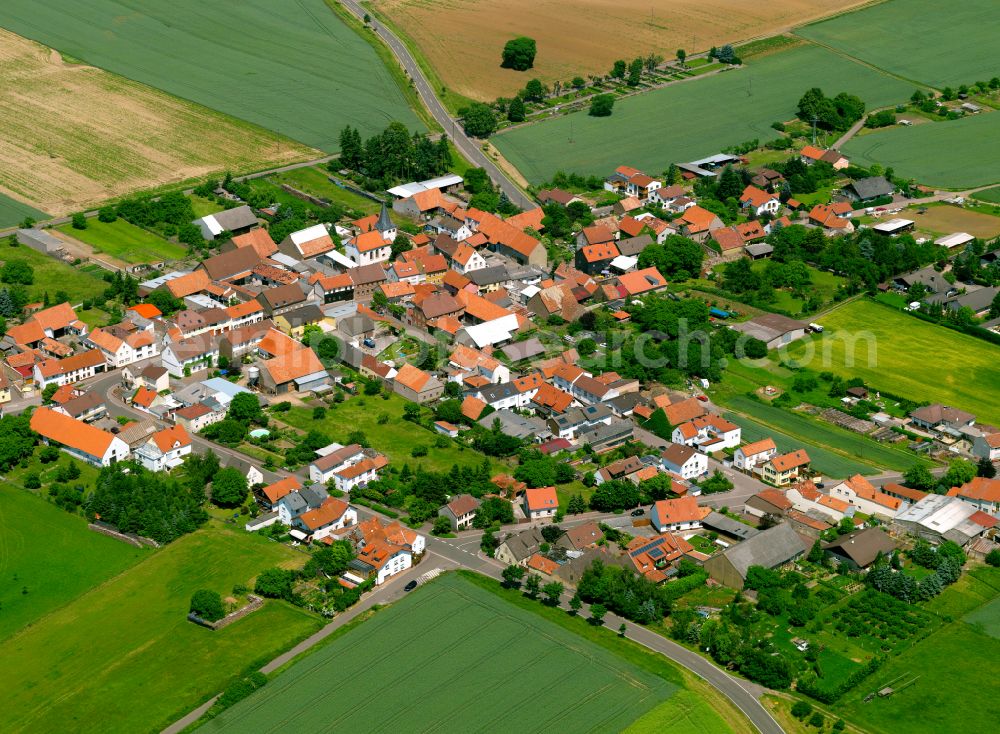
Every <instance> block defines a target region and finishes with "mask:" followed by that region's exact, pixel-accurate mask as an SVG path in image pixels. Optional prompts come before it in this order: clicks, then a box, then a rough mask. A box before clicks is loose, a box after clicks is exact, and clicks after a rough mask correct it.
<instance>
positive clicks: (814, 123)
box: [812, 115, 819, 145]
mask: <svg viewBox="0 0 1000 734" xmlns="http://www.w3.org/2000/svg"><path fill="white" fill-rule="evenodd" d="M818 120H819V118H817V117H816V115H813V119H812V123H813V145H816V122H817V121H818Z"/></svg>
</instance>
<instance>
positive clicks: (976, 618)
mask: <svg viewBox="0 0 1000 734" xmlns="http://www.w3.org/2000/svg"><path fill="white" fill-rule="evenodd" d="M964 621H965V622H967V623H969V624H971V625H980V626H982V630H983V632H985V633H986V634H987V635H989V636H990V637H992V638H994V639H997V640H1000V598H997V599H994V600H993V601H991V602H990V603H989V604H986V605H984V606H982V607H980V608H979V609H977V610H975V611H974V612H972V613H971V614H969V615H967V616H966V617H965V620H964Z"/></svg>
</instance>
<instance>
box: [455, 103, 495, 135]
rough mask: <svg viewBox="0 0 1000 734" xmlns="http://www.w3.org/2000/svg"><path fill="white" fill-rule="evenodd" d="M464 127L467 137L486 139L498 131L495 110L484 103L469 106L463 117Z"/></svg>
mask: <svg viewBox="0 0 1000 734" xmlns="http://www.w3.org/2000/svg"><path fill="white" fill-rule="evenodd" d="M462 126H463V127H464V128H465V133H466V135H471V136H473V137H475V138H486V137H489V136H490V135H492V134H493V132H494V131H496V129H497V117H496V114H494V112H493V108H492V107H490V106H489V105H487V104H483V103H482V102H475V103H473V104H471V105H469V106H468V107H467V108H466V109H465V111H464V114H463V115H462Z"/></svg>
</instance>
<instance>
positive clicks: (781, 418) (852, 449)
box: [724, 395, 920, 471]
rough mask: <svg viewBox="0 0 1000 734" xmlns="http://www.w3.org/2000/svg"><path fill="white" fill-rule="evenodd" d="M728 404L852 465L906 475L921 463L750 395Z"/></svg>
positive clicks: (902, 452) (869, 440) (732, 398)
mask: <svg viewBox="0 0 1000 734" xmlns="http://www.w3.org/2000/svg"><path fill="white" fill-rule="evenodd" d="M724 404H725V405H726V407H728V408H732V409H733V410H736V411H739V412H741V413H745V414H746V415H749V416H751V417H752V418H755V419H756V420H757V421H758V422H760V423H763V424H765V425H767V426H773V427H774V428H777V429H778V430H780V431H783V432H784V433H787V434H790V435H792V436H797V437H798V438H799V439H800V440H803V441H809V442H811V443H813V444H815V445H817V446H820V447H823V448H827V449H830V450H832V451H834V452H838V453H839V454H840V455H841V456H844V457H845V458H848V459H849V460H851V461H854V460H856V459H857V460H860V461H862V462H867V463H870V464H875V465H877V466H880V467H882V468H885V469H895V470H897V471H906V470H907V469H909V468H910V467H911V466H913V465H914V464H916V463H919V462H920V459H919V458H918V457H917V456H916V455H915V454H911V453H909V452H906V451H902V450H900V449H896V448H892V447H891V446H887V445H884V444H880V443H878V442H877V441H874V440H872V439H870V438H867V437H865V436H862V435H860V434H857V433H854V432H852V431H848V430H846V429H843V428H839V427H837V426H834V425H833V424H830V423H826V422H823V421H820V420H819V419H815V418H812V417H811V416H806V415H803V414H801V413H796V412H793V411H791V410H787V409H785V408H779V407H776V406H774V405H770V404H769V403H765V402H761V401H759V400H754V399H753V398H750V397H748V396H746V395H734V396H732V397H731V398H728V399H727V400H726V401H725V403H724Z"/></svg>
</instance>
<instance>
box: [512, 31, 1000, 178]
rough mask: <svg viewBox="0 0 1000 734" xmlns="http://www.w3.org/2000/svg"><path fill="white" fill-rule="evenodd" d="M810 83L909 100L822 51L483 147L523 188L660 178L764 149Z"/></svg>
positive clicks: (903, 89)
mask: <svg viewBox="0 0 1000 734" xmlns="http://www.w3.org/2000/svg"><path fill="white" fill-rule="evenodd" d="M818 79H837V80H843V82H842V84H838V85H837V87H836V89H834V88H827V90H826V91H827V92H828V93H831V94H833V93H836V92H839V91H847V92H850V93H851V94H856V95H858V96H860V97H861V98H862V99H864V100H865V102H866V104H867V105H868V106H869V107H877V106H881V105H886V104H890V103H893V102H896V101H898V100H905V99H908V98H909V96H910V94H911V93H912V92H913V87H912V85H909V84H906V83H903V82H900V81H899V80H897V79H893V78H892V77H889V76H886V75H885V74H882V73H880V72H878V71H876V70H874V69H871V68H869V67H866V66H863V65H861V64H858V63H856V62H854V61H851V60H850V59H846V58H844V57H842V56H839V55H837V54H835V53H833V52H831V51H828V50H826V49H823V48H819V47H816V46H797V47H794V48H791V49H788V50H787V51H782V52H780V53H774V54H770V55H765V56H762V57H758V58H751V59H750V60H749V61H748V63H746V64H745V65H744V66H743V67H741V68H737V69H733V70H731V71H726V72H724V73H721V74H716V75H713V76H710V77H706V78H703V79H698V80H692V81H686V82H682V83H680V84H676V85H674V86H670V87H666V88H664V89H658V90H655V91H652V92H649V93H648V94H641V95H638V96H635V97H630V98H628V99H624V100H620V101H619V102H617V103H616V104H615V109H614V114H613V115H612V116H611V117H610V118H598V117H590V116H588V115H587V114H586V113H584V112H580V113H574V114H571V115H566V116H565V117H559V118H554V119H551V120H546V121H545V122H541V123H538V124H534V125H528V126H524V127H520V128H514V129H512V130H510V131H509V132H505V133H500V134H498V135H496V136H494V137H493V138H492V142H493V144H494V145H495V146H496V147H497V148H499V149H500V152H501V153H502V154H503V155H504V156H505V157H506V158H507V159H508V160H509V161H510V162H511V163H512V164H514V165H515V166H517V168H518V169H519V170H520V171H521V173H523V174H524V176H525V177H526V178H527V179H528V180H529V181H531V182H532V183H539V182H542V181H546V180H548V179H549V178H551V176H552V174H553V173H554V172H555V171H557V170H564V171H567V172H575V173H583V174H596V175H606V174H607V173H609V172H610V171H613V170H614V169H615V168H616V167H617V166H620V165H622V164H623V163H624V164H628V165H632V166H636V167H637V168H641V169H644V170H646V171H647V172H649V173H659V172H661V171H663V170H665V169H666V168H667V166H668V165H669V164H670V163H676V162H679V161H688V160H694V159H696V158H700V157H702V156H706V155H711V154H712V153H717V152H719V150H720V149H721V148H723V147H726V146H728V145H735V144H738V143H741V142H744V141H746V140H749V139H752V138H758V139H760V140H761V141H766V140H771V139H773V138H774V137H776V136H777V135H778V133H777V132H775V131H774V130H773V129H771V123H772V122H775V121H779V120H782V121H783V120H789V119H791V118H792V117H794V115H795V108H796V104H797V102H798V100H799V98H800V97H801V96H802V94H803V92H805V91H806V90H807V89H809V88H810V87H813V86H815V85H816V83H817V80H818ZM998 117H1000V116H998ZM925 127H926V126H925ZM872 137H874V136H872Z"/></svg>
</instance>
